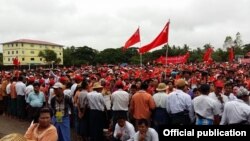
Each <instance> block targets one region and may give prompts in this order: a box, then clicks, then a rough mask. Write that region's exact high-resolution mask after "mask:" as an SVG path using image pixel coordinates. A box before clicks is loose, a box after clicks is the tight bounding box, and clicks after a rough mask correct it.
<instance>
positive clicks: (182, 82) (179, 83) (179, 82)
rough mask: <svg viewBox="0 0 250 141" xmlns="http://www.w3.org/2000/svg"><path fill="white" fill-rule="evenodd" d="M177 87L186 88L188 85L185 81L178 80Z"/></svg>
mask: <svg viewBox="0 0 250 141" xmlns="http://www.w3.org/2000/svg"><path fill="white" fill-rule="evenodd" d="M175 85H176V86H177V87H184V86H185V85H186V81H185V80H184V79H178V80H176V83H175Z"/></svg>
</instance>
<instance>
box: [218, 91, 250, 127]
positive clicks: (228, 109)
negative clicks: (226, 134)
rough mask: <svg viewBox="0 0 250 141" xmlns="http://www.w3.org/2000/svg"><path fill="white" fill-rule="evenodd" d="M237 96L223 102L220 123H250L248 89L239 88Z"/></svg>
mask: <svg viewBox="0 0 250 141" xmlns="http://www.w3.org/2000/svg"><path fill="white" fill-rule="evenodd" d="M237 98H238V99H236V100H233V101H230V102H227V103H226V104H225V109H224V112H223V115H222V119H221V122H220V125H241V124H250V106H249V105H247V103H248V102H249V91H248V90H247V89H245V88H243V87H241V88H239V90H238V92H237Z"/></svg>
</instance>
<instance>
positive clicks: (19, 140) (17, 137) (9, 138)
mask: <svg viewBox="0 0 250 141" xmlns="http://www.w3.org/2000/svg"><path fill="white" fill-rule="evenodd" d="M0 141H26V139H25V138H24V136H23V135H21V134H19V133H12V134H8V135H6V136H4V137H3V138H1V139H0Z"/></svg>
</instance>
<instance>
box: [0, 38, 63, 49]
mask: <svg viewBox="0 0 250 141" xmlns="http://www.w3.org/2000/svg"><path fill="white" fill-rule="evenodd" d="M11 43H29V44H39V45H51V46H60V47H63V45H59V44H55V43H51V42H46V41H39V40H30V39H20V40H15V41H10V42H5V43H1V44H3V45H4V44H11Z"/></svg>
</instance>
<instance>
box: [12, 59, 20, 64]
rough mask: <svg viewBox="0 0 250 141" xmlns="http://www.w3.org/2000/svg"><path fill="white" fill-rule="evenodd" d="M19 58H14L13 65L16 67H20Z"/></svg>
mask: <svg viewBox="0 0 250 141" xmlns="http://www.w3.org/2000/svg"><path fill="white" fill-rule="evenodd" d="M18 62H19V61H18V58H17V57H15V58H12V63H13V65H15V66H17V65H18Z"/></svg>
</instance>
